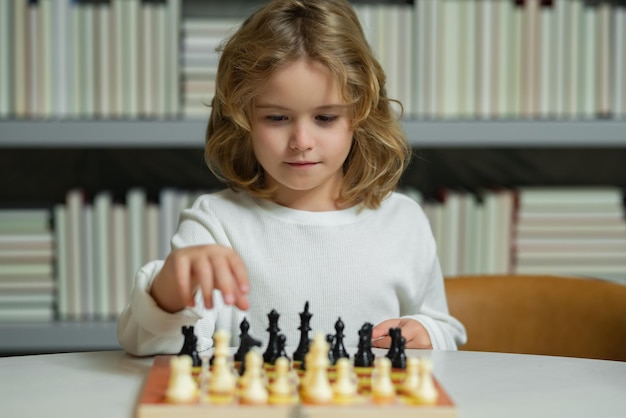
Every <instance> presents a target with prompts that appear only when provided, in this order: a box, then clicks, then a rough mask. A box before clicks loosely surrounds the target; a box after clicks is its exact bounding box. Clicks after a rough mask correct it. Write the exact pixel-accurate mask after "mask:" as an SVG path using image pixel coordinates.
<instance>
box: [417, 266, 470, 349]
mask: <svg viewBox="0 0 626 418" xmlns="http://www.w3.org/2000/svg"><path fill="white" fill-rule="evenodd" d="M424 291H425V293H424V295H423V299H422V300H423V303H422V305H421V307H420V311H419V313H418V314H416V315H407V316H405V317H406V318H412V319H415V320H416V321H419V322H420V323H421V324H422V325H423V326H424V328H425V329H426V331H428V334H429V336H430V340H431V343H432V345H433V349H434V350H457V349H458V346H459V345H463V344H465V342H466V341H467V334H466V331H465V327H464V326H463V324H462V323H461V322H460V321H459V320H457V319H456V318H454V317H453V316H452V315H450V313H449V310H448V302H447V299H446V293H445V288H444V281H443V274H442V272H441V267H440V265H439V261H438V259H437V258H436V257H435V259H434V261H433V264H432V268H431V272H430V274H429V275H428V277H427V280H426V286H425V288H424Z"/></svg>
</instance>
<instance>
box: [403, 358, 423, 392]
mask: <svg viewBox="0 0 626 418" xmlns="http://www.w3.org/2000/svg"><path fill="white" fill-rule="evenodd" d="M419 373H420V360H419V358H417V357H409V358H407V359H406V377H405V378H404V382H402V393H404V394H405V395H406V396H408V397H410V398H413V397H415V396H417V389H418V387H419V381H420V377H419Z"/></svg>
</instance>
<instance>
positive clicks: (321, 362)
mask: <svg viewBox="0 0 626 418" xmlns="http://www.w3.org/2000/svg"><path fill="white" fill-rule="evenodd" d="M328 349H329V345H328V343H327V342H326V338H325V337H324V334H321V333H320V334H317V335H316V336H315V338H314V340H313V343H312V344H311V349H310V351H309V353H308V354H307V356H306V368H307V374H306V376H305V381H304V382H303V384H304V386H303V387H302V392H303V397H304V401H305V402H306V403H309V404H315V405H321V404H328V403H330V402H331V401H332V400H333V390H332V387H331V386H330V382H329V381H328V372H327V369H328V366H329V363H330V362H329V360H328Z"/></svg>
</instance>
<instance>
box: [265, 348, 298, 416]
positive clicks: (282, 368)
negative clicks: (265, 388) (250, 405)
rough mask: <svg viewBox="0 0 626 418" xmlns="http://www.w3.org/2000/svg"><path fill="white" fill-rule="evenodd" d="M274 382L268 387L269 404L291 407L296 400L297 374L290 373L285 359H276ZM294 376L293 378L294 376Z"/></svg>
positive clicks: (287, 361)
mask: <svg viewBox="0 0 626 418" xmlns="http://www.w3.org/2000/svg"><path fill="white" fill-rule="evenodd" d="M274 367H275V369H274V380H273V381H272V383H270V385H269V392H270V398H269V402H270V403H271V404H273V405H291V404H293V403H295V402H296V401H297V400H298V391H297V387H298V379H297V374H295V373H292V370H291V369H290V364H289V360H288V359H287V358H285V357H279V358H277V359H276V363H275V365H274ZM294 375H295V376H294Z"/></svg>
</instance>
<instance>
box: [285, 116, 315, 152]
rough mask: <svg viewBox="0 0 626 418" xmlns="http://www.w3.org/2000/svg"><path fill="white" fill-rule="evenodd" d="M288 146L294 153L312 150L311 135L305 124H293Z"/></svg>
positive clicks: (312, 141)
mask: <svg viewBox="0 0 626 418" xmlns="http://www.w3.org/2000/svg"><path fill="white" fill-rule="evenodd" d="M289 145H290V148H291V149H293V150H294V151H306V150H310V149H312V148H313V145H314V140H313V135H312V134H311V131H310V129H308V127H307V126H306V124H305V123H296V124H294V129H293V132H292V134H291V143H290V144H289Z"/></svg>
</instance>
